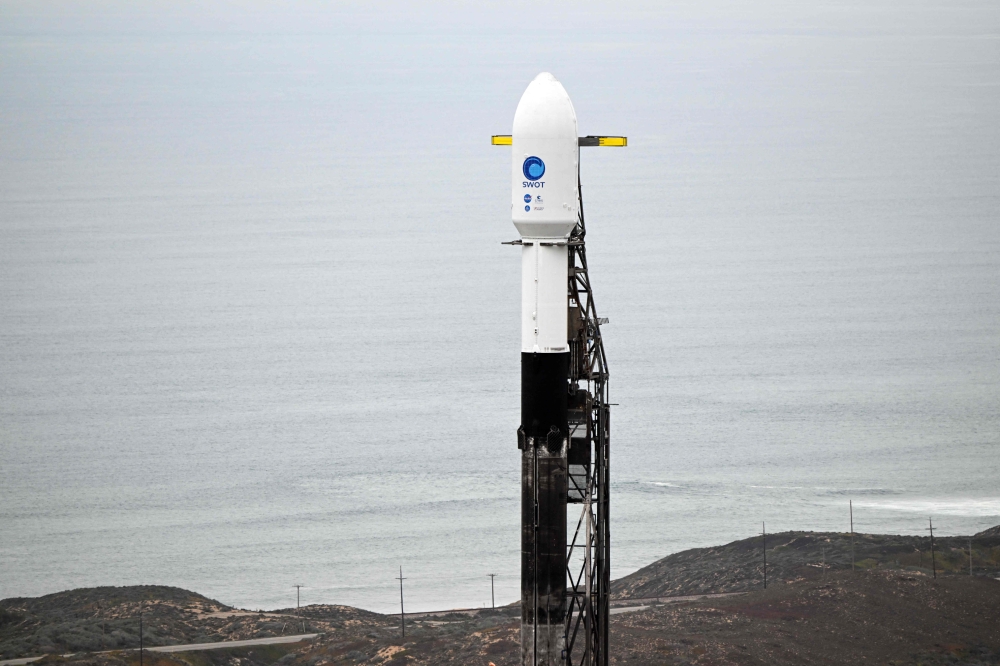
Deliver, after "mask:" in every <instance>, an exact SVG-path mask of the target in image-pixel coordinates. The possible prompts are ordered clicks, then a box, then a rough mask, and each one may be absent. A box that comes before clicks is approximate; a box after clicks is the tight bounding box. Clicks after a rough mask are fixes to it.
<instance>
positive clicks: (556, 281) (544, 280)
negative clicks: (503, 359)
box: [521, 240, 569, 354]
mask: <svg viewBox="0 0 1000 666" xmlns="http://www.w3.org/2000/svg"><path fill="white" fill-rule="evenodd" d="M568 270H569V253H568V251H567V248H566V244H565V242H562V244H561V245H554V244H551V243H546V244H544V245H543V244H542V242H541V241H537V240H536V241H534V242H531V241H528V240H525V241H524V246H523V247H522V249H521V351H522V352H528V353H530V352H535V353H540V354H561V353H564V352H568V351H569V342H568V341H567V337H568V327H569V315H568V313H569V303H568V299H569V296H568V291H569V274H568Z"/></svg>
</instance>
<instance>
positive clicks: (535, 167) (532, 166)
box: [521, 156, 545, 180]
mask: <svg viewBox="0 0 1000 666" xmlns="http://www.w3.org/2000/svg"><path fill="white" fill-rule="evenodd" d="M521 171H522V172H523V173H524V177H525V178H527V179H528V180H538V179H539V178H541V177H542V176H544V175H545V162H543V161H542V159H541V158H540V157H535V156H531V157H529V158H528V159H526V160H524V164H523V165H521Z"/></svg>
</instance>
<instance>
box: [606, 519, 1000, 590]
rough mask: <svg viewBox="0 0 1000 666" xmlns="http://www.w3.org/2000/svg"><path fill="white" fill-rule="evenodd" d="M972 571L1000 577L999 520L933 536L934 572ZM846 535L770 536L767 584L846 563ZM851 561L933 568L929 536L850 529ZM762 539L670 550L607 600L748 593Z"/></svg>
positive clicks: (758, 574) (859, 565) (864, 565)
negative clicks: (965, 532)
mask: <svg viewBox="0 0 1000 666" xmlns="http://www.w3.org/2000/svg"><path fill="white" fill-rule="evenodd" d="M970 539H971V540H972V570H973V573H975V574H978V575H983V576H996V575H1000V526H997V527H993V528H990V529H989V530H985V531H983V532H980V533H979V534H975V535H973V536H971V537H967V536H957V537H940V538H939V537H935V539H934V546H935V554H934V566H935V567H936V568H937V571H938V574H939V575H949V574H968V572H969V540H970ZM851 541H852V540H851V535H850V534H849V533H846V534H845V533H836V532H779V533H776V534H768V535H767V540H766V547H767V578H768V583H769V584H770V583H781V582H783V581H788V580H794V579H797V578H802V577H807V578H810V577H815V576H816V575H818V574H822V572H824V571H826V572H828V573H830V572H835V571H841V570H850V569H851V557H852V556H851ZM853 541H854V556H853V557H854V567H855V568H856V569H874V568H882V569H885V568H888V569H900V570H914V571H921V572H926V573H931V572H932V567H931V547H930V538H929V537H923V536H899V535H894V534H857V533H856V534H855V535H854V540H853ZM764 545H765V544H764V540H762V539H761V537H752V538H749V539H742V540H740V541H733V542H732V543H728V544H726V545H724V546H715V547H712V548H694V549H691V550H685V551H682V552H680V553H674V554H673V555H668V556H667V557H664V558H663V559H661V560H657V561H656V562H653V563H652V564H650V565H648V566H646V567H643V568H642V569H640V570H638V571H636V572H635V573H633V574H630V575H628V576H625V577H624V578H620V579H618V580H615V581H612V583H611V593H612V599H625V598H632V599H634V598H646V597H665V596H677V595H689V594H709V593H722V592H746V591H749V590H755V589H758V588H760V587H762V586H763V582H764V548H763V547H764Z"/></svg>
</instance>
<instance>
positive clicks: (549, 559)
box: [493, 73, 627, 666]
mask: <svg viewBox="0 0 1000 666" xmlns="http://www.w3.org/2000/svg"><path fill="white" fill-rule="evenodd" d="M493 143H494V144H495V145H510V146H511V153H512V160H511V217H512V219H513V222H514V226H515V227H516V228H517V230H518V233H519V234H520V236H521V238H520V240H518V241H515V244H518V245H521V246H522V248H521V426H520V427H519V428H518V431H517V434H518V448H519V449H520V450H521V453H522V456H521V608H522V611H521V663H522V664H523V665H525V666H528V665H531V666H555V665H556V664H560V665H562V664H574V663H581V664H582V663H586V664H588V665H595V664H602V665H603V664H607V663H608V656H607V654H608V653H607V645H606V643H607V617H608V606H607V587H608V584H609V582H610V581H609V579H608V575H607V574H608V560H609V557H608V553H609V551H608V541H609V538H608V537H609V533H608V531H607V512H608V478H607V460H608V457H607V452H608V441H609V432H610V430H609V426H608V423H609V421H608V415H609V412H608V404H607V384H606V379H607V372H606V368H605V364H604V351H603V344H602V342H601V339H600V326H599V325H600V322H601V320H598V319H597V317H596V310H595V309H594V306H593V299H592V295H591V293H590V285H589V276H588V275H587V269H586V257H585V254H584V247H583V245H584V243H583V237H584V235H585V230H584V224H583V212H582V211H583V203H582V200H581V195H580V179H579V178H580V176H579V174H580V168H579V167H580V146H598V145H608V146H624V145H627V142H626V140H625V138H624V137H580V136H579V135H578V130H577V122H576V111H575V110H574V108H573V103H572V101H570V98H569V95H568V94H567V93H566V90H565V88H563V86H562V84H561V83H559V81H557V80H556V78H555V77H554V76H552V75H551V74H549V73H542V74H539V75H538V76H537V77H535V79H534V80H533V81H532V82H531V84H530V85H529V86H528V88H527V90H525V91H524V94H523V95H522V96H521V101H520V103H519V104H518V105H517V111H516V112H515V114H514V128H513V133H512V134H511V135H509V136H507V135H495V136H494V137H493ZM568 502H570V503H577V504H583V505H584V512H585V516H586V527H585V528H584V529H585V534H586V537H585V540H584V537H583V536H581V537H580V539H581V541H580V543H581V544H582V545H581V548H580V549H579V550H578V552H582V553H584V555H583V562H582V564H581V568H582V569H583V571H582V572H581V574H579V575H578V576H577V580H575V581H574V580H573V579H572V578H571V579H570V581H569V582H570V585H569V587H567V565H568V563H569V562H568V554H567V539H566V536H567V524H566V517H567V513H566V512H567V503H568ZM595 506H596V507H597V508H595ZM583 520H584V519H583V517H581V521H580V523H578V529H577V532H579V531H580V530H579V526H580V525H582V524H583ZM574 539H576V536H574ZM574 543H576V541H574ZM602 618H603V619H602ZM577 637H579V638H580V640H579V641H577V640H576V639H577ZM574 655H576V656H578V657H580V659H581V660H582V661H575V656H574Z"/></svg>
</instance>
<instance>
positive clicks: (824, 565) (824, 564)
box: [823, 546, 826, 580]
mask: <svg viewBox="0 0 1000 666" xmlns="http://www.w3.org/2000/svg"><path fill="white" fill-rule="evenodd" d="M823 580H826V546H823Z"/></svg>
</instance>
